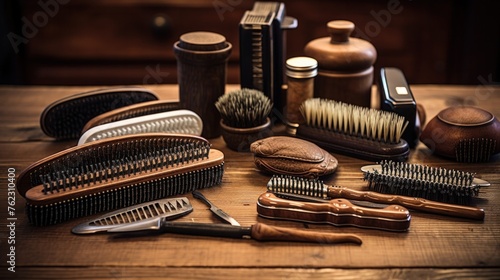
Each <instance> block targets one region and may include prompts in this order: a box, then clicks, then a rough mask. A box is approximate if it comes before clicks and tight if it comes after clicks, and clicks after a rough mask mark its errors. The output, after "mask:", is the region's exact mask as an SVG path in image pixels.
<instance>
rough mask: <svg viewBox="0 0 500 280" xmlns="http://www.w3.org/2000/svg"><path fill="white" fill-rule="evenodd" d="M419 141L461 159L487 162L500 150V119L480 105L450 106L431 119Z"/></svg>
mask: <svg viewBox="0 0 500 280" xmlns="http://www.w3.org/2000/svg"><path fill="white" fill-rule="evenodd" d="M420 141H422V142H423V143H424V144H425V145H426V146H427V147H428V148H429V149H431V150H432V151H433V152H434V153H435V154H437V155H440V156H444V157H447V158H452V159H455V160H456V161H458V162H486V161H489V160H490V157H491V156H492V155H494V154H497V153H499V152H500V122H499V121H498V119H497V118H496V117H495V116H494V115H493V114H492V113H490V112H488V111H486V110H484V109H481V108H477V107H473V106H456V107H449V108H447V109H444V110H442V111H441V112H439V114H438V115H437V116H435V117H434V118H433V119H432V120H430V121H429V123H428V124H427V125H426V126H425V129H424V130H423V131H422V134H421V135H420Z"/></svg>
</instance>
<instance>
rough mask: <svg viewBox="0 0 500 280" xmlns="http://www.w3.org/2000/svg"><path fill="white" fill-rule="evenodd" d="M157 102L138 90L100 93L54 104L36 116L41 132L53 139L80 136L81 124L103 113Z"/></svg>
mask: <svg viewBox="0 0 500 280" xmlns="http://www.w3.org/2000/svg"><path fill="white" fill-rule="evenodd" d="M153 100H158V96H156V94H155V93H153V92H152V91H150V90H147V89H144V88H139V87H118V88H109V89H100V90H94V91H89V92H84V93H79V94H75V95H71V96H68V97H66V98H63V99H60V100H57V101H55V102H53V103H52V104H50V105H49V106H47V108H45V110H44V111H43V112H42V114H41V116H40V126H41V128H42V130H43V132H44V133H45V134H46V135H47V136H50V137H53V138H56V139H74V138H78V137H79V136H80V133H81V132H82V129H83V127H84V126H85V124H86V123H87V122H88V121H89V120H91V119H92V118H94V117H96V116H98V115H101V114H103V113H105V112H108V111H111V110H114V109H117V108H121V107H124V106H129V105H132V104H137V103H141V102H146V101H153Z"/></svg>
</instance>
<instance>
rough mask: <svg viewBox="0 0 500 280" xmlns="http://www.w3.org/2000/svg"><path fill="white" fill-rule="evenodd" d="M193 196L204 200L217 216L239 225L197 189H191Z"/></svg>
mask: <svg viewBox="0 0 500 280" xmlns="http://www.w3.org/2000/svg"><path fill="white" fill-rule="evenodd" d="M193 197H195V198H198V199H200V200H201V201H203V202H205V204H207V205H208V206H209V207H210V211H212V212H213V213H214V214H215V215H217V217H219V218H221V219H222V220H224V221H226V222H228V223H230V224H231V225H233V226H239V225H240V223H238V222H237V221H236V220H235V219H234V218H233V217H231V216H229V214H227V213H226V212H224V211H222V209H220V208H219V207H217V206H215V205H214V204H213V203H212V202H210V200H208V199H207V198H206V197H205V196H204V195H203V194H202V193H200V192H199V191H196V190H195V191H193Z"/></svg>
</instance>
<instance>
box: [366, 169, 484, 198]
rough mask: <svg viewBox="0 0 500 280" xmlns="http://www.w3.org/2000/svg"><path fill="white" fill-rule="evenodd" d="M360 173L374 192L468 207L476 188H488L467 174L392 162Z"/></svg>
mask: <svg viewBox="0 0 500 280" xmlns="http://www.w3.org/2000/svg"><path fill="white" fill-rule="evenodd" d="M361 171H363V173H364V180H366V181H368V182H369V186H368V187H369V188H370V189H371V190H374V191H376V192H381V193H389V194H397V195H408V196H416V197H421V198H424V199H430V200H434V201H440V202H445V203H453V204H462V205H468V204H470V203H471V199H472V197H474V196H478V194H479V189H480V187H487V186H489V185H490V184H489V183H488V182H487V181H484V180H481V179H479V178H475V174H474V173H470V172H465V171H460V170H451V169H445V168H438V167H430V166H425V165H420V164H410V163H402V162H393V161H381V162H380V163H379V164H377V165H367V166H363V167H362V168H361Z"/></svg>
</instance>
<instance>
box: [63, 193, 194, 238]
mask: <svg viewBox="0 0 500 280" xmlns="http://www.w3.org/2000/svg"><path fill="white" fill-rule="evenodd" d="M191 211H193V207H192V206H191V204H190V203H189V200H188V199H187V198H186V197H179V198H167V199H160V200H155V201H150V202H146V203H142V204H138V205H135V206H131V207H127V208H123V209H120V210H117V211H113V212H110V213H107V214H105V215H102V216H100V217H98V218H96V219H93V220H90V221H88V222H85V223H82V224H80V225H78V226H76V227H74V228H73V229H72V230H71V232H73V233H75V234H89V233H96V232H103V231H108V230H110V229H113V228H115V227H120V226H124V225H127V224H133V225H135V226H138V227H147V226H148V225H155V224H158V222H159V221H160V220H161V219H163V220H172V219H175V218H178V217H181V216H184V215H186V214H188V213H191Z"/></svg>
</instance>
